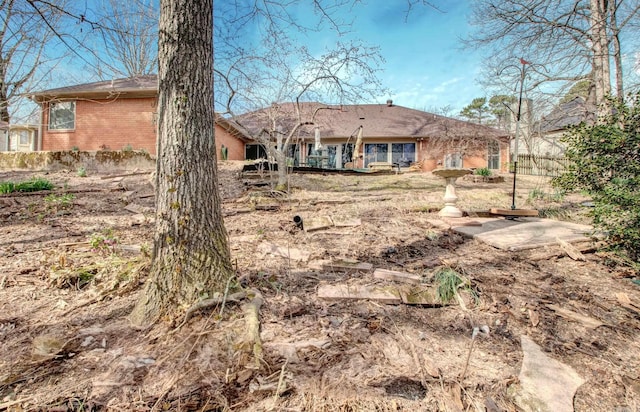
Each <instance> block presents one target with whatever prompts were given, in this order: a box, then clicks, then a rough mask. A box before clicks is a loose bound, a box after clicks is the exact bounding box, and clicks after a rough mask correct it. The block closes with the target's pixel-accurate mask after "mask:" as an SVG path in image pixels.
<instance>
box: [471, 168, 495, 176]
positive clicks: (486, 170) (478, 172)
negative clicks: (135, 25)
mask: <svg viewBox="0 0 640 412" xmlns="http://www.w3.org/2000/svg"><path fill="white" fill-rule="evenodd" d="M473 173H474V174H475V175H478V176H484V177H489V176H491V170H490V169H489V168H488V167H480V168H478V169H476V170H475V171H474V172H473Z"/></svg>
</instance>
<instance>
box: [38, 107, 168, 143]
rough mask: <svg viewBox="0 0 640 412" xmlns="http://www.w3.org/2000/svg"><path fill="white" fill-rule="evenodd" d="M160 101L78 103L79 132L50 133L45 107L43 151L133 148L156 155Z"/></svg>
mask: <svg viewBox="0 0 640 412" xmlns="http://www.w3.org/2000/svg"><path fill="white" fill-rule="evenodd" d="M156 101H157V100H156V98H137V99H116V100H106V99H105V100H77V101H76V125H75V130H61V131H57V130H49V128H48V124H49V109H48V107H49V106H48V104H46V103H45V104H43V116H42V119H43V123H44V127H43V133H42V150H70V149H72V148H73V147H74V146H75V147H77V148H78V149H80V150H83V151H89V150H100V149H111V150H121V149H123V148H124V147H126V146H128V145H131V147H132V148H133V149H144V150H146V151H148V152H149V153H152V154H155V152H156V125H155V124H154V119H155V115H154V113H155V112H156V106H157V104H156Z"/></svg>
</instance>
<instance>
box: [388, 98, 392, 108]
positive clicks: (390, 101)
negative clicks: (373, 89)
mask: <svg viewBox="0 0 640 412" xmlns="http://www.w3.org/2000/svg"><path fill="white" fill-rule="evenodd" d="M387 106H389V107H391V106H393V100H391V99H389V100H387Z"/></svg>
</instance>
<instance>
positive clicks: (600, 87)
mask: <svg viewBox="0 0 640 412" xmlns="http://www.w3.org/2000/svg"><path fill="white" fill-rule="evenodd" d="M590 4H591V7H590V11H591V22H590V23H591V44H592V46H591V47H592V51H593V73H592V74H593V82H594V85H595V100H596V104H597V105H598V107H599V108H600V110H599V112H600V113H599V114H606V113H607V111H608V110H607V107H608V104H607V102H606V97H607V96H608V95H610V94H611V79H610V76H611V72H610V65H609V42H608V35H607V0H591V3H590Z"/></svg>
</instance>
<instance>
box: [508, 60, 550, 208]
mask: <svg viewBox="0 0 640 412" xmlns="http://www.w3.org/2000/svg"><path fill="white" fill-rule="evenodd" d="M527 66H529V67H533V64H532V63H530V62H528V61H526V60H525V59H523V58H522V57H521V58H520V66H517V65H515V64H512V65H509V66H506V67H505V68H503V69H502V70H500V71H499V72H498V76H499V75H501V74H502V72H503V71H505V70H506V69H508V68H515V69H516V70H518V71H519V72H520V79H519V80H518V81H519V83H520V84H519V86H520V91H519V94H518V112H517V113H515V115H516V133H515V136H514V142H513V152H514V153H513V155H512V156H513V159H512V160H513V161H512V162H513V193H512V194H511V210H515V209H516V177H517V174H518V138H519V134H520V117H521V115H522V91H523V89H524V79H525V77H526V75H527ZM536 66H539V65H536ZM543 68H544V67H543ZM517 87H518V84H516V88H517ZM509 110H511V109H509ZM512 112H513V110H512Z"/></svg>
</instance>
